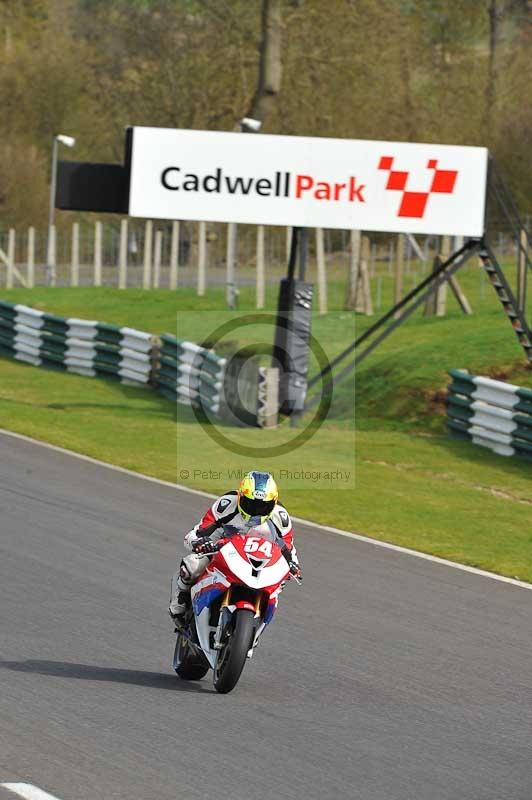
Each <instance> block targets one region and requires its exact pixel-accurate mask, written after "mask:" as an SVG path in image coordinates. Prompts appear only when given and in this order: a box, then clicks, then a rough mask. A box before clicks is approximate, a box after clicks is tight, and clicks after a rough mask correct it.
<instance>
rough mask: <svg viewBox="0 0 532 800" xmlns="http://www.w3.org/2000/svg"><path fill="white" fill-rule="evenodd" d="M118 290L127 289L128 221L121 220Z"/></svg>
mask: <svg viewBox="0 0 532 800" xmlns="http://www.w3.org/2000/svg"><path fill="white" fill-rule="evenodd" d="M118 288H119V289H126V288H127V219H121V220H120V248H119V251H118Z"/></svg>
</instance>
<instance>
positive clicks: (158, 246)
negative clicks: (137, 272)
mask: <svg viewBox="0 0 532 800" xmlns="http://www.w3.org/2000/svg"><path fill="white" fill-rule="evenodd" d="M162 255H163V232H162V231H155V252H154V257H153V288H154V289H158V288H159V285H160V283H161V260H162Z"/></svg>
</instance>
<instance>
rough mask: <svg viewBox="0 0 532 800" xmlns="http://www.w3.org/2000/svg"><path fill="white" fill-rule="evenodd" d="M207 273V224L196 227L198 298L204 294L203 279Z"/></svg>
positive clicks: (201, 223) (202, 223) (203, 223)
mask: <svg viewBox="0 0 532 800" xmlns="http://www.w3.org/2000/svg"><path fill="white" fill-rule="evenodd" d="M206 272H207V223H206V222H200V223H199V225H198V296H199V297H202V296H203V295H204V294H205V278H206Z"/></svg>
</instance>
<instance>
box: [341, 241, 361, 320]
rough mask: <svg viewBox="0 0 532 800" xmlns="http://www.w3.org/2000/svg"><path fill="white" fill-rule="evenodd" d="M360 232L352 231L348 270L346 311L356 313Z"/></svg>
mask: <svg viewBox="0 0 532 800" xmlns="http://www.w3.org/2000/svg"><path fill="white" fill-rule="evenodd" d="M360 237H361V233H360V231H353V230H352V231H351V234H350V242H349V266H348V268H347V284H346V291H345V303H344V309H345V310H346V311H354V310H355V304H356V294H357V283H358V268H359V264H360Z"/></svg>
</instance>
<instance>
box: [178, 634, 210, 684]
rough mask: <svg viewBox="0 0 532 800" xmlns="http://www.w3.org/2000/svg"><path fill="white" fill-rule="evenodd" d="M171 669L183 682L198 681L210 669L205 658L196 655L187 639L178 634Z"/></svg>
mask: <svg viewBox="0 0 532 800" xmlns="http://www.w3.org/2000/svg"><path fill="white" fill-rule="evenodd" d="M173 667H174V669H175V671H176V674H177V675H178V676H179V677H180V678H182V679H183V680H184V681H200V680H201V679H202V678H204V677H205V675H206V674H207V672H208V671H209V669H210V667H209V664H208V663H207V660H206V659H205V656H203V655H202V654H200V653H198V652H197V651H196V650H195V648H194V647H192V645H191V644H190V642H189V641H188V639H185V638H184V636H181V635H180V634H179V633H178V634H177V640H176V643H175V650H174V661H173Z"/></svg>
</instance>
